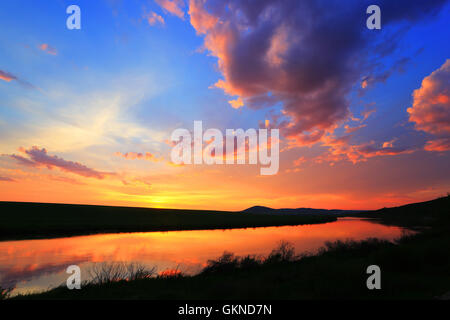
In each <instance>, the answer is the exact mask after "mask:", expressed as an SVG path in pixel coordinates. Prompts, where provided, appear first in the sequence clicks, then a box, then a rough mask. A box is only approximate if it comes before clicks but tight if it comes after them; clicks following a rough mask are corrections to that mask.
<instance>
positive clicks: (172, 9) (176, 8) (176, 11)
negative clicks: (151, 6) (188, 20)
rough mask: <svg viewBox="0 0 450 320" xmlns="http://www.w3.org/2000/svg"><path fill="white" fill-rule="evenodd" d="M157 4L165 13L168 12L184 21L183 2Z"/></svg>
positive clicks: (173, 0) (165, 0)
mask: <svg viewBox="0 0 450 320" xmlns="http://www.w3.org/2000/svg"><path fill="white" fill-rule="evenodd" d="M155 2H156V3H157V4H158V5H159V6H160V7H161V8H163V9H164V10H165V11H168V12H169V13H171V14H173V15H174V16H177V17H178V18H180V19H184V11H183V10H182V9H181V8H182V7H184V1H183V0H155Z"/></svg>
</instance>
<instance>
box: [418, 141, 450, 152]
mask: <svg viewBox="0 0 450 320" xmlns="http://www.w3.org/2000/svg"><path fill="white" fill-rule="evenodd" d="M424 149H425V150H426V151H438V152H443V151H447V150H450V138H442V139H436V140H430V141H427V143H426V144H425V147H424Z"/></svg>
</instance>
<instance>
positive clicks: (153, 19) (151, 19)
mask: <svg viewBox="0 0 450 320" xmlns="http://www.w3.org/2000/svg"><path fill="white" fill-rule="evenodd" d="M145 18H146V19H147V22H148V24H149V25H151V26H155V25H157V24H160V25H164V24H165V22H164V18H163V17H161V16H160V15H159V14H157V13H156V12H153V11H152V12H150V13H149V14H147V15H146V16H145Z"/></svg>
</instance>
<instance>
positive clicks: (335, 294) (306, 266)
mask: <svg viewBox="0 0 450 320" xmlns="http://www.w3.org/2000/svg"><path fill="white" fill-rule="evenodd" d="M449 209H450V198H449V197H445V198H441V199H437V200H434V201H431V202H427V203H423V204H417V205H413V206H404V207H399V208H392V209H390V210H389V211H387V212H384V213H383V214H385V215H386V216H384V217H383V219H387V220H388V221H391V222H392V223H394V222H396V223H400V222H401V221H400V220H401V219H400V218H399V217H400V216H404V217H407V218H406V219H405V221H406V222H405V223H407V224H410V223H411V224H412V225H414V226H416V227H421V228H422V232H420V233H418V234H416V235H414V236H407V237H403V238H401V239H400V240H398V241H397V242H396V243H390V242H387V241H381V240H376V239H370V240H367V241H362V242H351V241H350V242H334V243H329V244H327V247H326V248H324V249H323V250H321V251H320V252H319V253H318V254H316V255H309V256H296V255H295V254H294V252H293V251H292V248H290V247H289V245H286V244H283V245H282V246H280V248H278V249H276V250H274V251H273V252H272V253H271V254H270V255H269V256H267V257H265V258H258V257H251V256H250V257H235V256H234V255H232V254H224V255H223V256H222V257H220V258H219V259H217V260H215V261H210V262H209V263H208V266H207V267H206V268H205V269H204V270H203V272H201V273H200V274H199V275H196V276H183V275H180V274H175V276H169V277H167V276H159V277H156V278H144V279H137V280H133V281H107V282H104V283H101V284H99V283H91V284H85V286H84V287H83V288H82V289H81V290H73V291H70V290H68V289H66V288H65V287H60V288H56V289H53V290H50V291H48V292H44V293H40V294H32V295H27V296H20V297H16V298H15V299H182V300H183V299H373V298H375V299H433V298H439V297H444V296H446V295H448V292H449V291H450V255H449V252H450V224H449V221H450V220H449V217H450V212H449ZM417 210H420V212H417ZM387 215H391V217H388V216H387ZM414 216H416V217H417V218H414ZM418 217H421V218H418ZM411 219H412V220H411ZM424 227H426V228H425V229H423V228H424ZM372 264H376V265H378V266H380V268H381V283H382V289H381V290H368V289H367V287H366V279H367V277H368V275H367V274H366V268H367V266H369V265H372Z"/></svg>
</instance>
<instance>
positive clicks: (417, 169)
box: [0, 0, 450, 210]
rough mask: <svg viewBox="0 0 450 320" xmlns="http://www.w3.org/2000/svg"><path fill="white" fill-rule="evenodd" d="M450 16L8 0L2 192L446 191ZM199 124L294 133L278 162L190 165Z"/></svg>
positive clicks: (407, 197) (145, 195)
mask: <svg viewBox="0 0 450 320" xmlns="http://www.w3.org/2000/svg"><path fill="white" fill-rule="evenodd" d="M72 4H76V5H78V6H79V7H80V9H81V29H79V30H78V29H74V30H70V29H68V28H67V26H66V20H67V18H68V17H69V14H67V13H66V8H67V7H68V6H69V5H72ZM371 4H376V5H378V6H379V7H380V10H381V29H379V30H377V29H374V30H370V29H368V28H367V27H366V20H367V18H368V17H369V15H368V14H367V13H366V8H367V7H368V6H369V5H371ZM449 21H450V2H449V1H444V0H442V1H441V0H436V1H418V0H410V1H406V0H398V1H395V2H394V1H387V0H386V1H356V0H355V1H345V2H342V1H318V0H316V1H310V0H305V1H297V0H296V1H275V0H260V1H244V0H242V1H238V0H231V1H219V0H213V1H207V0H189V1H187V0H186V1H184V0H155V1H153V0H148V1H136V0H130V1H123V0H97V1H86V0H83V1H81V0H80V1H78V0H77V1H64V0H53V1H45V2H44V1H39V2H37V1H33V2H32V1H25V0H16V1H2V2H1V3H0V141H1V143H0V201H31V202H52V203H79V204H101V205H124V206H139V207H161V208H196V209H217V210H242V209H245V208H247V207H250V206H253V205H264V206H270V207H274V208H282V207H291V208H292V207H294V208H297V207H315V208H327V209H332V208H341V209H376V208H381V207H387V206H396V205H401V204H405V203H411V202H417V201H424V200H430V199H433V198H435V197H438V196H442V195H445V194H447V192H449V191H450V167H449V163H450V161H449V160H450V151H449V150H450V42H449V41H448V39H449V38H450V26H449ZM196 120H200V121H202V123H203V127H204V128H217V129H219V130H221V131H223V132H225V130H226V129H238V128H242V129H244V130H247V129H249V128H255V129H258V128H267V129H279V132H280V154H279V159H280V166H279V171H278V173H277V174H275V175H266V176H263V175H261V174H260V168H259V165H250V164H246V165H219V164H214V165H207V164H202V165H187V164H185V165H175V164H174V163H173V162H172V161H171V156H170V154H171V150H172V147H173V143H171V142H170V138H171V134H172V132H173V131H174V130H175V129H177V128H186V129H187V130H190V131H191V130H193V124H194V121H196Z"/></svg>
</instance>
